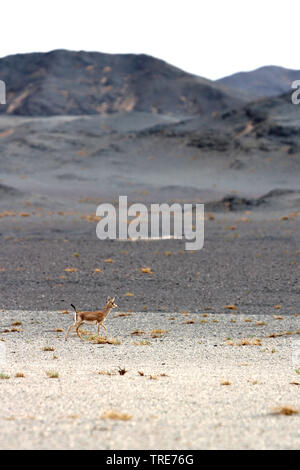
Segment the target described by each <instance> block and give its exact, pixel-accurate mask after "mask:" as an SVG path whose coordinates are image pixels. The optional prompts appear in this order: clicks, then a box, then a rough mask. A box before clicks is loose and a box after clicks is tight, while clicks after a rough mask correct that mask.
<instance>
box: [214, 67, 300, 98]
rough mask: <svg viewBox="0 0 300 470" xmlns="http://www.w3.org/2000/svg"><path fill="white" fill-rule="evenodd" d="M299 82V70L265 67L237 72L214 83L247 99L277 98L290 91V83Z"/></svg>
mask: <svg viewBox="0 0 300 470" xmlns="http://www.w3.org/2000/svg"><path fill="white" fill-rule="evenodd" d="M294 80H300V70H290V69H285V68H283V67H276V66H272V65H270V66H267V67H261V68H259V69H256V70H253V71H251V72H239V73H235V74H233V75H230V76H228V77H224V78H221V79H220V80H217V81H216V83H219V84H222V85H226V86H227V87H230V88H232V89H234V90H237V91H239V92H244V93H247V94H248V95H249V97H251V96H252V97H253V98H254V97H268V96H278V95H281V94H283V93H287V92H288V91H289V90H291V83H292V82H293V81H294Z"/></svg>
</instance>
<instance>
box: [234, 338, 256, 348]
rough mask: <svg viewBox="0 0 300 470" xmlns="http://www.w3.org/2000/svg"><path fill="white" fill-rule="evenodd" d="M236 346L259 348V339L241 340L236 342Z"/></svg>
mask: <svg viewBox="0 0 300 470" xmlns="http://www.w3.org/2000/svg"><path fill="white" fill-rule="evenodd" d="M237 346H261V339H260V338H242V339H240V340H239V341H238V342H237Z"/></svg>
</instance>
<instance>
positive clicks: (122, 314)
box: [112, 313, 132, 318]
mask: <svg viewBox="0 0 300 470" xmlns="http://www.w3.org/2000/svg"><path fill="white" fill-rule="evenodd" d="M131 316H132V313H118V314H117V315H114V316H113V317H112V318H118V317H131Z"/></svg>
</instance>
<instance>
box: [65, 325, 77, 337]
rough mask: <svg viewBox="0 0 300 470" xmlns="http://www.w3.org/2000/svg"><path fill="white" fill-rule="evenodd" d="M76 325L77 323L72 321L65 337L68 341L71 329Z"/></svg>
mask: <svg viewBox="0 0 300 470" xmlns="http://www.w3.org/2000/svg"><path fill="white" fill-rule="evenodd" d="M75 325H76V323H72V325H70V326H69V328H68V331H67V334H66V338H65V340H66V341H67V340H68V336H69V333H70V331H71V330H72V328H74V326H75Z"/></svg>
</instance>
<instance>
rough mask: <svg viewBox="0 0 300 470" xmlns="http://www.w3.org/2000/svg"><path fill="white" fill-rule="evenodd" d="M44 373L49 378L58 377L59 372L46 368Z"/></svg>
mask: <svg viewBox="0 0 300 470" xmlns="http://www.w3.org/2000/svg"><path fill="white" fill-rule="evenodd" d="M46 375H47V377H49V379H58V378H59V373H58V372H56V371H55V370H47V371H46Z"/></svg>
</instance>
